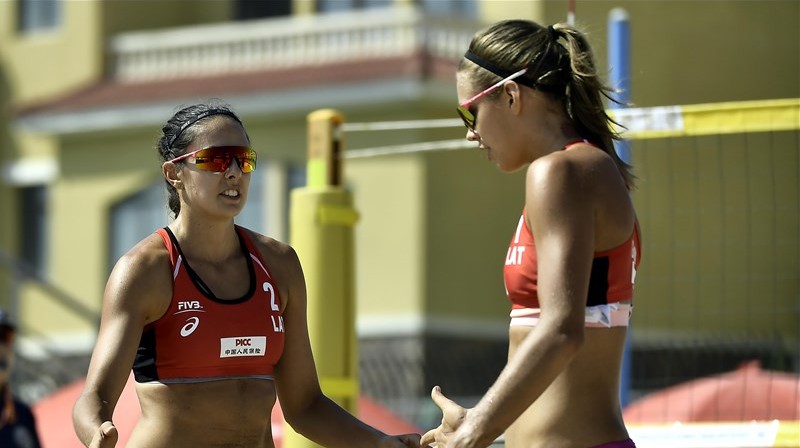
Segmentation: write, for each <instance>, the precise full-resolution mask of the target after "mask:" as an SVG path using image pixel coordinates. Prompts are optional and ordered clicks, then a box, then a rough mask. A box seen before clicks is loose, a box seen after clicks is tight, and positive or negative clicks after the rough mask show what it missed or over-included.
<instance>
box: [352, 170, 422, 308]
mask: <svg viewBox="0 0 800 448" xmlns="http://www.w3.org/2000/svg"><path fill="white" fill-rule="evenodd" d="M345 163H346V167H345V169H346V176H347V184H348V186H349V187H350V188H351V189H352V191H353V199H354V205H355V207H356V210H358V212H359V215H360V218H359V222H358V224H357V225H356V228H355V237H356V244H355V246H356V247H355V258H356V260H355V267H356V299H357V306H358V312H359V315H362V316H363V315H394V316H396V317H398V318H401V317H408V316H409V315H412V314H418V313H420V312H421V311H423V303H422V302H423V301H424V282H425V281H426V279H427V278H428V277H427V273H426V269H425V265H426V261H425V250H424V247H425V243H426V241H425V236H424V235H425V224H426V222H427V219H429V218H428V217H426V216H425V195H424V192H425V190H426V188H427V185H426V179H425V171H426V168H425V166H424V163H423V161H422V160H420V158H419V157H416V156H392V157H384V158H380V159H378V158H371V159H363V160H353V161H346V162H345Z"/></svg>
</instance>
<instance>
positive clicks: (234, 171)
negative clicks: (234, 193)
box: [225, 157, 242, 179]
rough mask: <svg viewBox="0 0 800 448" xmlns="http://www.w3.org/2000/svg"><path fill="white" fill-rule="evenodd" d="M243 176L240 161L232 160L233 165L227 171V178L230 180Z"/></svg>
mask: <svg viewBox="0 0 800 448" xmlns="http://www.w3.org/2000/svg"><path fill="white" fill-rule="evenodd" d="M241 175H242V168H241V167H240V166H239V159H237V158H236V157H234V158H233V159H231V163H230V165H228V169H227V170H225V176H227V177H228V179H232V178H234V177H239V176H241Z"/></svg>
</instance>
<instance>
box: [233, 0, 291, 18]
mask: <svg viewBox="0 0 800 448" xmlns="http://www.w3.org/2000/svg"><path fill="white" fill-rule="evenodd" d="M290 15H292V0H237V1H236V19H237V20H248V19H260V18H263V17H285V16H290Z"/></svg>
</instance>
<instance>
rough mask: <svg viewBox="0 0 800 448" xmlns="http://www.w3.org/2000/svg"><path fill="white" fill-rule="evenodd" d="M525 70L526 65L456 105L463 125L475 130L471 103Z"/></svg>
mask: <svg viewBox="0 0 800 448" xmlns="http://www.w3.org/2000/svg"><path fill="white" fill-rule="evenodd" d="M527 71H528V68H527V67H526V68H523V69H522V70H520V71H518V72H515V73H512V74H511V75H510V76H509V77H507V78H503V79H501V80H500V81H498V82H496V83H494V84H492V85H491V86H489V87H488V88H486V90H484V91H483V92H481V93H479V94H477V95H475V96H473V97H472V98H470V99H468V100H466V101H464V102H463V103H461V104H459V105H458V107H456V111H458V115H459V116H460V117H461V119H462V120H464V126H466V127H467V129H469V130H470V131H471V132H475V121H476V119H475V114H474V113H473V112H472V111H471V110H469V108H470V106H472V104H474V103H475V102H476V101H478V100H479V99H481V98H483V97H485V96H486V95H488V94H490V93H492V92H493V91H494V90H495V89H497V88H498V87H500V86H502V85H503V84H505V83H507V82H508V81H511V80H512V79H517V78H519V77H520V76H522V75H524V74H525V73H526V72H527Z"/></svg>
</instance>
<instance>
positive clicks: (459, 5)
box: [421, 0, 478, 18]
mask: <svg viewBox="0 0 800 448" xmlns="http://www.w3.org/2000/svg"><path fill="white" fill-rule="evenodd" d="M477 3H478V2H477V1H476V0H421V4H422V10H423V11H425V13H426V14H430V15H433V16H438V17H445V16H446V17H465V18H476V17H477V15H478V4H477Z"/></svg>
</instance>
